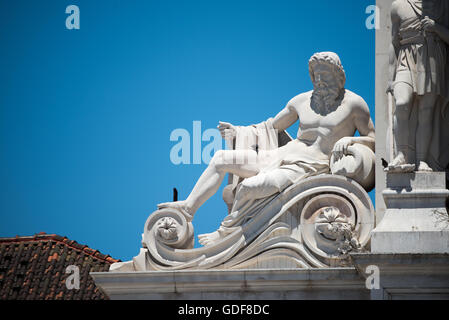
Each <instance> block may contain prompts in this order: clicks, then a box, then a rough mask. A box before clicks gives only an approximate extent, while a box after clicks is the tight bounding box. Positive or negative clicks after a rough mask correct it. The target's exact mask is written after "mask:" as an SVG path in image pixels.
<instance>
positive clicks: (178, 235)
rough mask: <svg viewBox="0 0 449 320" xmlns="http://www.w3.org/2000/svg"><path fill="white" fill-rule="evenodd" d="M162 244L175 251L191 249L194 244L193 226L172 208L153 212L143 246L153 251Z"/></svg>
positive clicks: (146, 229) (147, 224)
mask: <svg viewBox="0 0 449 320" xmlns="http://www.w3.org/2000/svg"><path fill="white" fill-rule="evenodd" d="M157 243H160V244H163V245H166V246H168V247H170V248H174V249H191V248H193V244H194V233H193V225H192V223H191V222H187V220H186V218H185V217H184V215H182V214H181V213H180V212H179V211H177V210H175V209H171V208H166V209H161V210H157V211H155V212H153V213H152V214H151V215H150V216H149V217H148V219H147V222H146V223H145V228H144V234H143V245H144V246H145V247H147V248H149V249H151V248H152V247H153V246H154V245H155V244H157Z"/></svg>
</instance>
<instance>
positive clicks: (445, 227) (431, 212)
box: [371, 172, 449, 253]
mask: <svg viewBox="0 0 449 320" xmlns="http://www.w3.org/2000/svg"><path fill="white" fill-rule="evenodd" d="M448 196H449V190H447V189H446V174H445V173H444V172H414V173H406V174H404V173H388V174H387V189H386V190H384V191H383V197H384V200H385V203H386V206H387V210H386V213H385V216H384V217H383V219H382V221H381V222H380V223H379V225H378V226H377V228H376V229H374V230H373V232H372V238H371V252H372V253H449V216H448V211H447V207H446V206H447V201H448V200H447V199H448Z"/></svg>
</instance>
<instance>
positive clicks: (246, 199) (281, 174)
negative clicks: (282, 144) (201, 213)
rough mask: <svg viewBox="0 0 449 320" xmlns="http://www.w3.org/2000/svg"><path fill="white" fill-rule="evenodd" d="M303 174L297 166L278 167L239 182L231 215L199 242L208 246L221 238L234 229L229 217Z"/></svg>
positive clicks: (272, 193) (276, 192)
mask: <svg viewBox="0 0 449 320" xmlns="http://www.w3.org/2000/svg"><path fill="white" fill-rule="evenodd" d="M305 175H306V172H305V171H304V169H302V168H300V167H297V169H296V170H290V169H283V168H278V169H274V170H272V171H268V172H263V173H259V174H258V175H256V176H254V177H250V178H248V179H245V180H244V181H242V182H241V183H240V185H239V187H238V189H237V191H236V195H235V201H234V204H233V206H232V213H231V215H230V216H228V217H227V218H225V220H224V221H223V222H222V225H221V226H220V228H219V229H218V230H217V231H214V232H212V233H206V234H201V235H199V236H198V240H199V243H200V244H201V245H203V246H210V245H213V244H215V243H217V242H218V241H220V240H222V239H223V238H224V237H226V236H227V235H228V234H229V233H231V232H232V231H233V230H234V228H233V227H228V224H229V221H228V220H229V219H230V218H235V219H238V218H236V217H233V215H235V216H237V217H238V216H239V215H241V214H244V213H243V212H244V211H247V210H250V209H249V208H248V207H251V206H252V205H253V203H254V201H256V200H259V199H265V198H267V197H270V196H272V195H274V194H278V193H279V192H282V191H283V190H284V189H286V188H287V187H288V186H290V185H292V184H293V182H294V181H295V180H298V179H300V178H301V176H305ZM231 220H232V219H231ZM231 224H232V223H231Z"/></svg>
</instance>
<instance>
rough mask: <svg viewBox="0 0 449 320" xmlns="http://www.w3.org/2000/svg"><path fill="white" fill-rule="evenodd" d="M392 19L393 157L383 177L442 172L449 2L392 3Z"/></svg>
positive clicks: (447, 127)
mask: <svg viewBox="0 0 449 320" xmlns="http://www.w3.org/2000/svg"><path fill="white" fill-rule="evenodd" d="M391 19H392V44H391V48H390V84H389V86H388V93H390V94H392V95H393V96H394V99H393V100H394V102H395V111H394V118H393V138H394V145H395V146H394V147H395V150H396V151H395V154H394V156H393V157H392V161H391V162H390V163H389V165H388V167H387V168H386V171H388V172H411V171H433V170H435V171H446V170H447V167H448V164H449V115H448V108H446V106H447V104H448V102H449V61H448V59H449V51H448V43H449V1H447V0H396V1H394V2H393V4H392V10H391ZM391 109H393V108H391Z"/></svg>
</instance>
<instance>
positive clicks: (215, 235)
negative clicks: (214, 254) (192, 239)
mask: <svg viewBox="0 0 449 320" xmlns="http://www.w3.org/2000/svg"><path fill="white" fill-rule="evenodd" d="M221 238H222V236H221V234H220V232H218V231H214V232H212V233H205V234H200V235H199V236H198V240H199V242H200V244H201V245H203V246H210V245H213V244H215V243H217V242H218V241H219V240H220V239H221Z"/></svg>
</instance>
